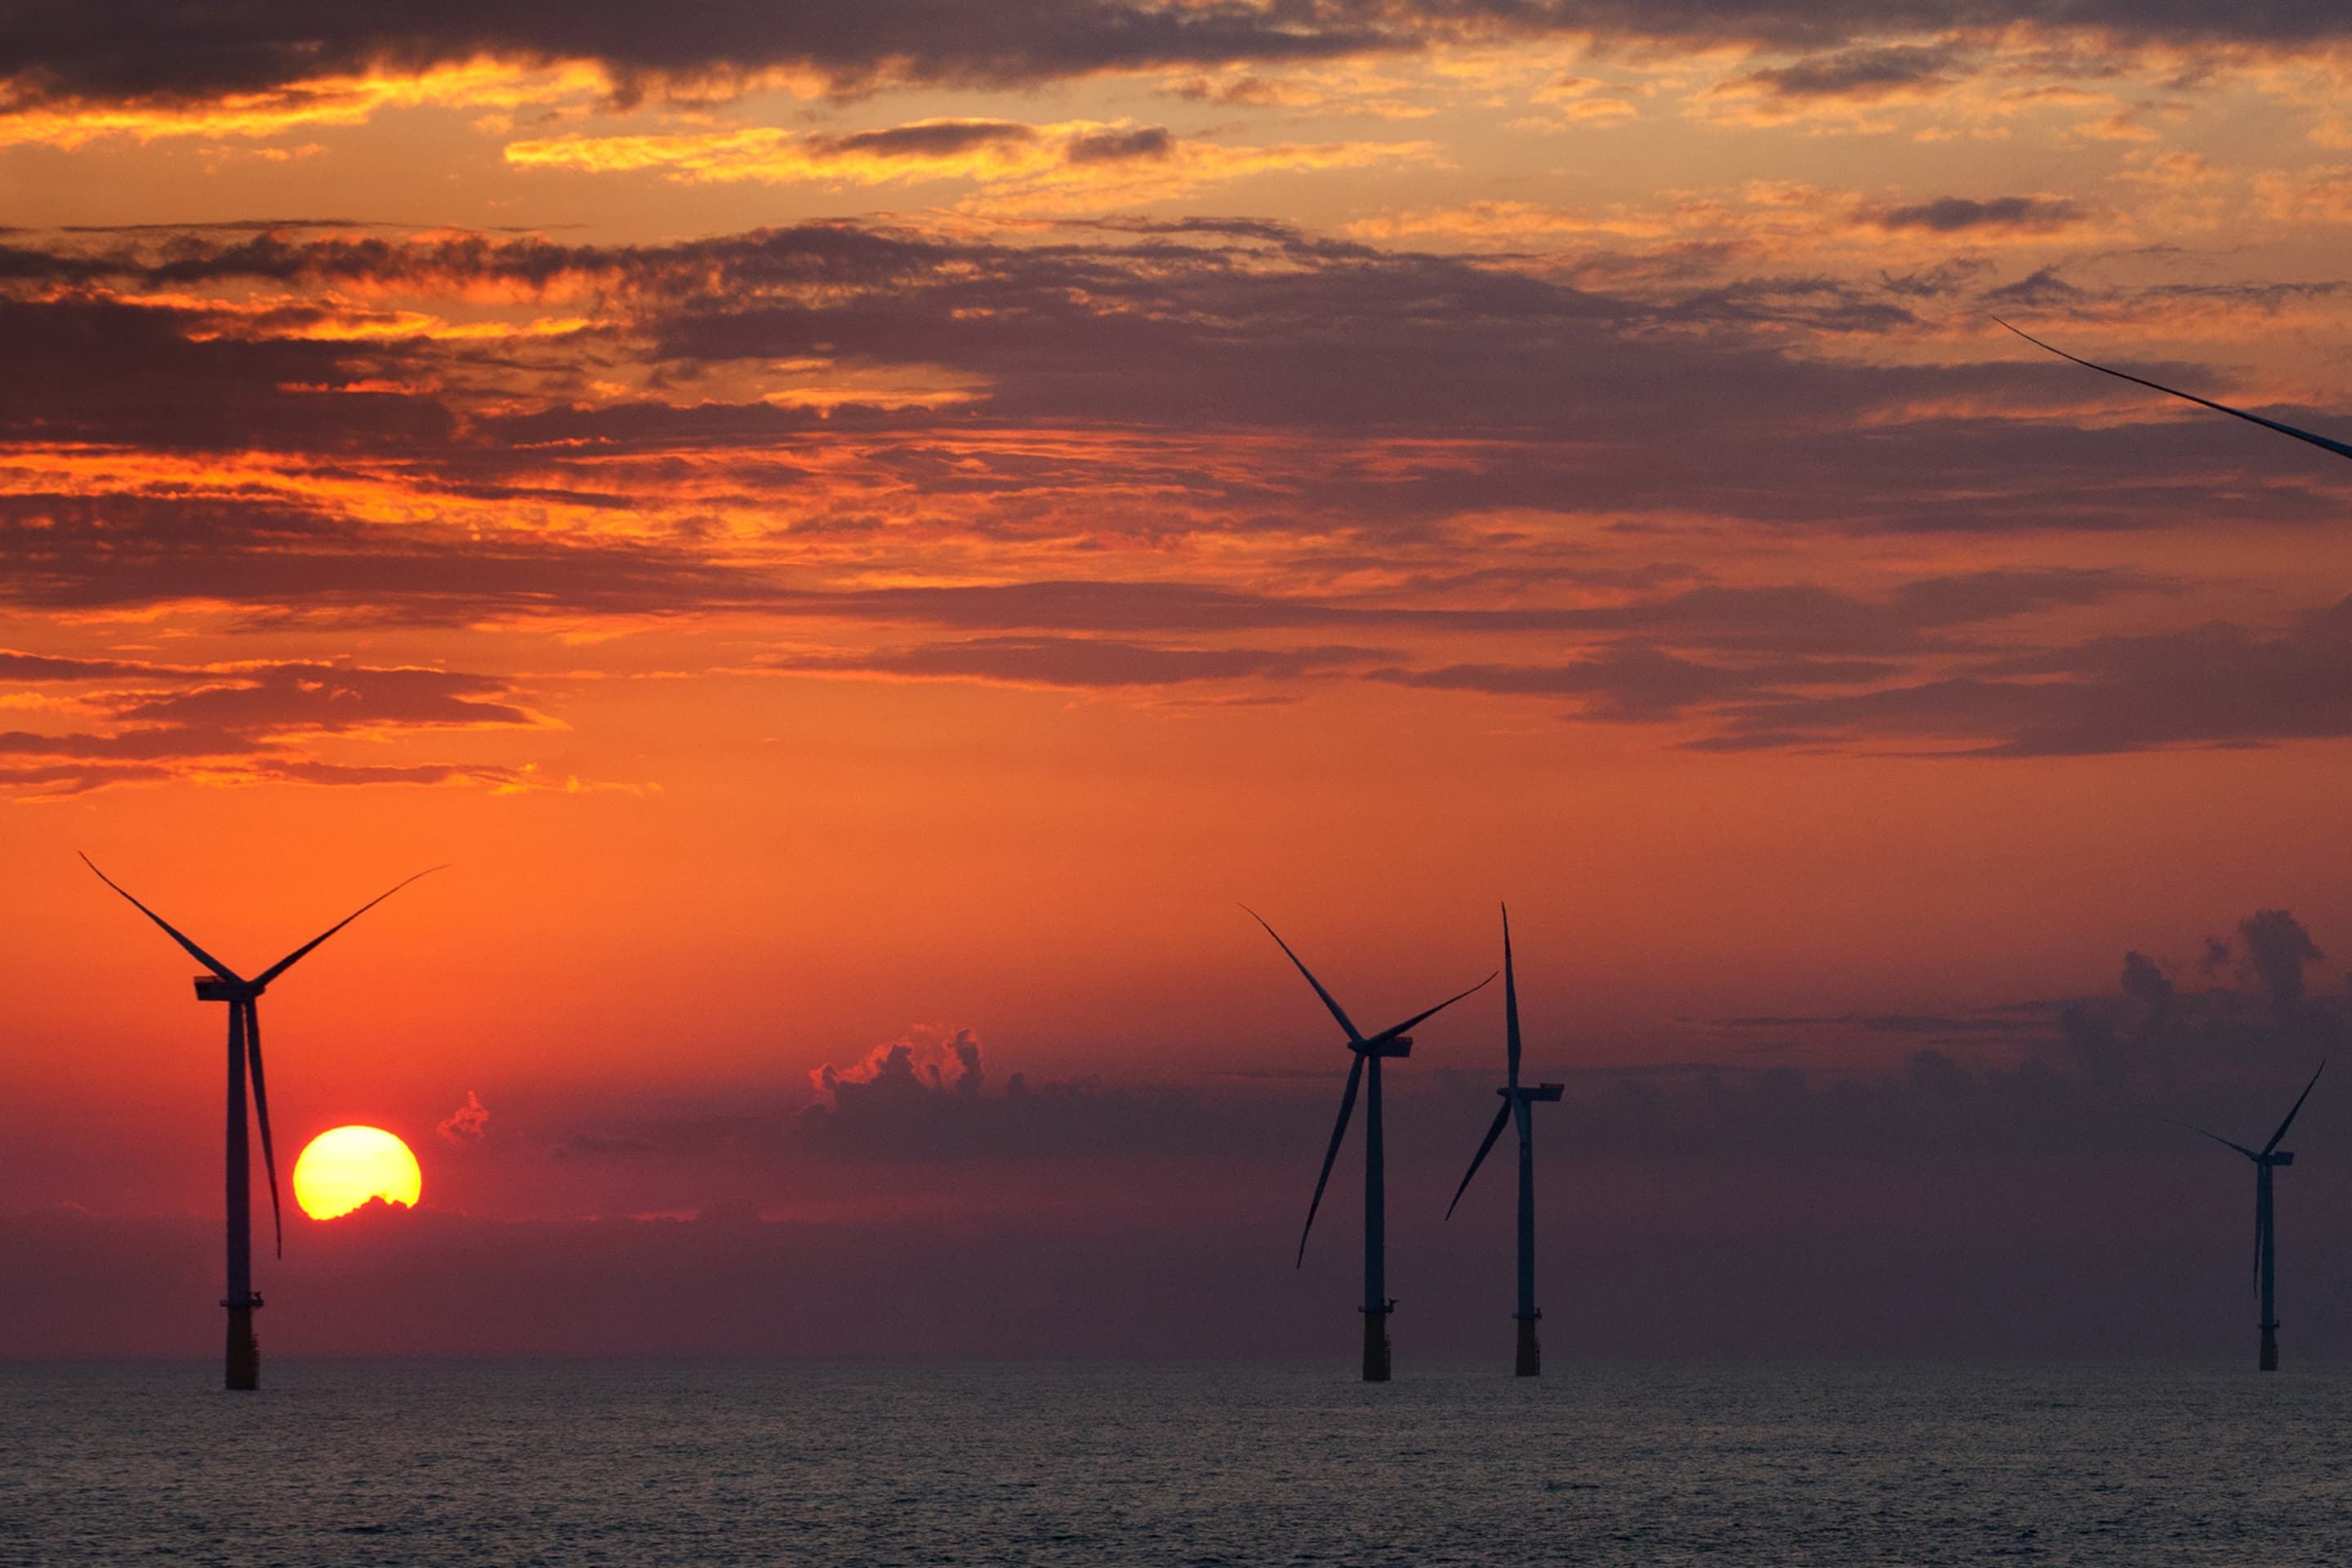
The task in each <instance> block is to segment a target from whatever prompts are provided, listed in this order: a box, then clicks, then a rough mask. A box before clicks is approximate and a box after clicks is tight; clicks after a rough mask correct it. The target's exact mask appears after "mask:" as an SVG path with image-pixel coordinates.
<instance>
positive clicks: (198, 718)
mask: <svg viewBox="0 0 2352 1568" xmlns="http://www.w3.org/2000/svg"><path fill="white" fill-rule="evenodd" d="M31 662H32V668H19V669H18V670H17V671H16V676H15V679H19V680H30V681H38V682H57V681H59V680H71V681H73V682H76V683H81V682H88V681H96V680H109V681H127V682H133V683H135V684H127V685H121V686H114V687H109V688H105V689H98V690H94V691H82V692H78V693H76V694H74V695H72V696H71V697H70V698H68V699H67V700H65V705H64V707H63V708H62V711H63V712H65V713H67V714H68V715H70V716H72V717H76V718H81V719H90V718H96V719H100V720H101V721H103V722H104V723H105V724H107V725H109V726H110V728H106V729H103V730H89V729H52V730H47V731H33V730H12V731H0V789H13V790H16V791H19V792H31V793H36V794H47V795H56V794H78V793H82V792H85V791H89V790H93V789H99V788H103V787H105V786H106V785H108V784H128V783H150V782H154V781H157V780H160V779H164V778H181V779H193V780H202V781H205V782H211V783H221V784H230V783H259V782H268V781H280V782H290V783H300V784H346V785H348V784H446V783H452V782H456V781H459V780H467V779H470V780H474V781H477V782H480V783H486V784H493V785H495V786H497V787H499V788H503V789H521V788H527V787H531V786H532V785H533V784H534V782H535V781H533V780H531V779H530V778H529V777H528V776H527V775H523V774H519V773H517V772H516V770H514V769H512V768H510V767H507V766H489V765H482V764H468V763H455V762H448V761H434V762H397V763H385V762H374V761H371V762H366V763H353V762H351V761H349V760H345V759H343V758H339V757H337V756H334V755H331V754H329V751H328V748H330V747H331V745H332V744H333V743H334V742H336V741H337V740H339V739H364V740H365V741H367V742H370V743H372V744H373V745H378V746H381V745H383V744H386V743H391V742H397V741H400V740H403V739H415V738H420V737H423V736H428V735H433V734H435V733H436V732H437V731H460V730H498V729H535V728H539V727H541V726H542V725H544V724H545V723H546V722H547V721H545V720H544V719H542V718H541V717H540V716H539V715H537V714H535V713H533V712H531V711H530V710H528V709H526V708H524V707H522V706H520V705H519V704H518V703H516V702H514V701H512V700H509V699H511V698H512V697H513V695H514V693H513V690H512V689H511V688H510V687H509V685H508V684H507V683H506V682H504V681H502V680H499V679H493V678H491V677H488V676H480V675H472V674H467V673H464V672H460V671H452V670H442V669H423V668H382V667H373V666H366V665H356V664H329V663H320V662H310V661H284V662H251V663H237V664H226V665H216V666H180V665H162V664H147V663H141V662H137V661H130V660H58V659H39V660H34V661H31ZM61 667H62V668H61ZM6 674H7V670H6V664H5V660H0V678H5V676H6Z"/></svg>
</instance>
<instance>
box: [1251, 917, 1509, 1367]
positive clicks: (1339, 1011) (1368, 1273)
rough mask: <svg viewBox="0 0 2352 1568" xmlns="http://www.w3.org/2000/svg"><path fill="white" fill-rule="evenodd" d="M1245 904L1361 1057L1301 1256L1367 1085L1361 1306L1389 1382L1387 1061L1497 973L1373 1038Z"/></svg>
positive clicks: (1368, 1340)
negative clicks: (1427, 1021) (1418, 1029)
mask: <svg viewBox="0 0 2352 1568" xmlns="http://www.w3.org/2000/svg"><path fill="white" fill-rule="evenodd" d="M1242 908H1243V909H1244V910H1246V911H1247V912H1248V914H1249V917H1250V919H1252V920H1254V921H1257V923H1258V924H1260V925H1262V926H1265V934H1266V935H1268V936H1270V937H1273V938H1274V942H1275V945H1276V946H1277V947H1279V948H1281V949H1282V951H1283V952H1284V953H1285V954H1286V956H1287V957H1288V958H1289V960H1290V962H1291V963H1295V964H1297V965H1298V973H1301V974H1304V975H1305V976H1307V984H1309V985H1312V986H1313V987H1315V994H1316V995H1318V996H1320V997H1321V998H1322V999H1323V1005H1325V1006H1326V1007H1328V1008H1329V1009H1331V1016H1333V1017H1334V1018H1337V1019H1338V1020H1339V1027H1340V1028H1342V1029H1344V1030H1346V1031H1347V1035H1348V1049H1349V1050H1350V1051H1352V1052H1354V1053H1355V1058H1356V1059H1355V1060H1354V1061H1353V1062H1352V1063H1350V1064H1349V1068H1348V1087H1347V1088H1346V1089H1342V1090H1340V1092H1339V1121H1338V1123H1337V1124H1336V1125H1334V1126H1333V1127H1332V1129H1331V1147H1330V1148H1328V1149H1327V1150H1325V1151H1324V1153H1323V1173H1322V1174H1320V1175H1318V1176H1317V1177H1316V1178H1315V1197H1314V1201H1313V1202H1311V1203H1309V1204H1308V1205H1307V1224H1306V1226H1304V1227H1303V1228H1301V1229H1300V1231H1299V1233H1298V1260H1297V1262H1298V1264H1304V1263H1305V1262H1306V1261H1307V1233H1308V1232H1309V1231H1312V1230H1313V1229H1314V1228H1315V1211H1316V1210H1317V1209H1318V1208H1319V1207H1321V1206H1322V1203H1323V1187H1324V1184H1326V1183H1327V1182H1328V1181H1330V1179H1331V1166H1332V1163H1333V1162H1335V1161H1337V1160H1338V1159H1339V1142H1340V1140H1341V1139H1344V1138H1345V1137H1347V1135H1348V1118H1349V1116H1351V1115H1353V1114H1354V1113H1355V1110H1356V1090H1357V1089H1358V1088H1359V1087H1361V1088H1362V1089H1364V1090H1365V1094H1364V1304H1363V1306H1362V1307H1360V1308H1359V1309H1358V1310H1360V1311H1361V1312H1362V1313H1363V1315H1364V1381H1365V1382H1366V1383H1386V1382H1387V1381H1388V1380H1389V1322H1388V1320H1389V1314H1390V1313H1391V1312H1392V1311H1394V1310H1396V1303H1395V1302H1394V1301H1391V1300H1389V1294H1388V1200H1387V1194H1386V1185H1385V1182H1386V1176H1387V1170H1386V1167H1385V1165H1384V1164H1383V1163H1382V1160H1383V1155H1384V1151H1383V1150H1382V1148H1381V1060H1382V1058H1387V1057H1406V1056H1411V1055H1412V1036H1411V1035H1408V1034H1406V1033H1405V1031H1406V1030H1407V1029H1410V1028H1412V1026H1414V1025H1415V1024H1418V1023H1420V1022H1421V1021H1422V1020H1423V1019H1424V1018H1428V1017H1431V1016H1434V1015H1436V1014H1438V1013H1441V1012H1444V1010H1445V1009H1446V1008H1448V1007H1451V1006H1453V1005H1454V1004H1455V1003H1456V1002H1459V1001H1461V1000H1462V998H1463V997H1465V996H1467V995H1469V994H1470V992H1471V991H1475V990H1477V989H1478V988H1479V986H1483V985H1485V984H1486V983H1487V981H1490V980H1492V979H1494V978H1495V977H1494V976H1493V975H1491V974H1489V975H1488V976H1486V980H1481V981H1480V982H1478V984H1477V985H1473V986H1472V987H1470V991H1463V992H1459V993H1457V994H1454V995H1452V996H1448V997H1447V998H1446V999H1445V1000H1444V1001H1443V1002H1440V1003H1439V1004H1438V1005H1436V1006H1434V1007H1432V1008H1430V1009H1428V1010H1427V1011H1426V1012H1421V1013H1415V1014H1414V1015H1413V1016H1412V1017H1410V1018H1407V1019H1406V1020H1405V1021H1404V1022H1403V1023H1402V1024H1398V1025H1395V1026H1391V1027H1390V1028H1386V1029H1382V1030H1381V1032H1380V1033H1379V1034H1377V1035H1373V1036H1371V1037H1369V1038H1367V1037H1365V1036H1364V1034H1363V1033H1362V1031H1360V1030H1359V1029H1358V1028H1357V1027H1356V1026H1355V1024H1354V1022H1353V1021H1352V1020H1350V1019H1349V1016H1348V1014H1347V1010H1346V1009H1345V1008H1343V1007H1341V1006H1340V1005H1339V1001H1338V999H1337V998H1335V997H1334V996H1333V995H1332V994H1331V993H1329V992H1328V991H1326V990H1324V989H1323V983H1322V982H1321V981H1320V980H1318V979H1316V978H1315V972H1314V971H1313V970H1310V969H1308V968H1307V965H1306V964H1304V963H1299V958H1298V955H1297V953H1295V952H1291V951H1290V944H1289V943H1288V942H1285V941H1283V940H1282V937H1281V934H1280V933H1279V932H1277V931H1276V930H1275V929H1274V928H1273V927H1272V926H1270V925H1266V924H1265V916H1264V915H1261V914H1259V913H1258V912H1257V911H1256V910H1253V909H1250V907H1249V906H1248V905H1247V904H1244V905H1243V906H1242ZM1367 1064H1369V1066H1370V1070H1369V1071H1368V1070H1367ZM1293 1267H1297V1265H1294V1266H1293Z"/></svg>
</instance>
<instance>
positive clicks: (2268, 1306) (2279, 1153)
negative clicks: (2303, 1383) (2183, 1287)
mask: <svg viewBox="0 0 2352 1568" xmlns="http://www.w3.org/2000/svg"><path fill="white" fill-rule="evenodd" d="M2326 1070H2327V1064H2326V1062H2321V1063H2320V1064H2319V1066H2318V1067H2316V1068H2313V1069H2312V1074H2311V1082H2310V1083H2306V1084H2305V1085H2304V1086H2303V1092H2302V1093H2301V1094H2299V1095H2296V1096H2295V1097H2294V1105H2293V1106H2292V1107H2291V1108H2289V1110H2287V1113H2286V1120H2285V1121H2282V1122H2280V1123H2279V1125H2278V1131H2275V1132H2273V1133H2272V1134H2271V1141H2270V1142H2267V1143H2265V1144H2263V1150H2262V1152H2261V1153H2259V1154H2257V1153H2255V1152H2253V1151H2252V1149H2249V1148H2247V1147H2246V1146H2245V1145H2244V1144H2243V1143H2232V1142H2230V1141H2229V1140H2228V1139H2227V1138H2224V1137H2222V1136H2221V1134H2220V1133H2219V1132H2207V1131H2205V1129H2203V1128H2202V1127H2189V1123H2188V1122H2186V1121H2183V1122H2181V1123H2179V1125H2180V1126H2183V1127H2188V1128H2189V1131H2191V1132H2195V1133H2198V1134H2200V1135H2201V1136H2203V1137H2207V1138H2210V1139H2211V1140H2213V1142H2216V1143H2220V1144H2221V1145H2223V1146H2224V1147H2226V1148H2231V1149H2235V1150H2236V1151H2237V1152H2239V1153H2241V1154H2243V1155H2244V1156H2245V1157H2246V1158H2247V1159H2249V1160H2252V1162H2253V1163H2254V1282H2255V1285H2256V1288H2257V1289H2260V1290H2261V1291H2262V1297H2263V1350H2262V1360H2261V1362H2260V1363H2259V1364H2260V1365H2261V1367H2262V1369H2263V1371H2264V1372H2276V1371H2277V1370H2278V1290H2277V1285H2278V1278H2277V1274H2278V1270H2277V1264H2278V1237H2277V1233H2276V1231H2275V1230H2273V1227H2272V1224H2271V1173H2272V1172H2273V1171H2274V1170H2276V1169H2278V1168H2279V1167H2280V1166H2281V1165H2292V1164H2294V1154H2293V1153H2292V1152H2288V1151H2286V1150H2283V1149H2281V1148H2280V1147H2279V1140H2280V1139H2282V1138H2284V1137H2285V1136H2286V1130H2287V1129H2288V1128H2289V1127H2292V1126H2294V1118H2295V1112H2297V1111H2299V1110H2302V1109H2303V1102H2304V1101H2305V1100H2309V1099H2310V1098H2311V1090H2312V1086H2313V1084H2316V1083H2317V1082H2318V1081H2319V1075H2320V1074H2321V1073H2323V1072H2326Z"/></svg>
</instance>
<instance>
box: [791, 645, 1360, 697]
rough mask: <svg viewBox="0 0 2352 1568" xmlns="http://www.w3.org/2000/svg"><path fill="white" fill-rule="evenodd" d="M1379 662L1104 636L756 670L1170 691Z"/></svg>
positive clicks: (822, 658)
mask: <svg viewBox="0 0 2352 1568" xmlns="http://www.w3.org/2000/svg"><path fill="white" fill-rule="evenodd" d="M1380 657H1381V650H1379V649H1377V648H1360V647H1290V648H1262V647H1260V648H1253V647H1231V648H1214V647H1171V646H1167V645H1164V644H1152V643H1137V642H1126V641H1120V640H1116V639H1112V638H1107V637H973V638H969V639H966V640H964V641H961V642H949V643H917V644H910V645H908V646H904V647H885V648H876V649H873V650H872V651H870V652H866V653H857V654H778V655H773V656H772V657H770V658H765V659H762V660H761V666H762V667H763V668H770V669H778V670H785V671H793V672H805V673H811V674H818V673H827V674H849V675H870V676H895V677H899V678H903V679H945V680H984V681H992V682H998V683H1002V684H1004V685H1010V686H1044V687H1076V688H1097V687H1139V686H1174V685H1182V684H1186V683H1190V682H1193V681H1203V680H1239V679H1286V678H1287V679H1295V678H1297V677H1300V676H1307V675H1313V674H1321V673H1328V672H1329V671H1331V670H1333V669H1338V668H1345V667H1347V666H1349V665H1360V664H1363V663H1365V662H1368V661H1370V660H1371V659H1375V658H1380Z"/></svg>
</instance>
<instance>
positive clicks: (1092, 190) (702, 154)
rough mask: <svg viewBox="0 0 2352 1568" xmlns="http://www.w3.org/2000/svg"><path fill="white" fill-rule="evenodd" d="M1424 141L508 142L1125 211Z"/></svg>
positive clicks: (1423, 145) (985, 130) (894, 135)
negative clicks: (966, 185) (953, 185)
mask: <svg viewBox="0 0 2352 1568" xmlns="http://www.w3.org/2000/svg"><path fill="white" fill-rule="evenodd" d="M1438 159H1439V153H1438V152H1437V149H1436V148H1435V147H1434V146H1433V145H1432V144H1431V143H1428V142H1314V143H1297V142H1294V143H1282V144H1278V145H1272V146H1241V145H1233V146H1228V145H1223V144H1221V143H1218V142H1209V141H1204V140H1199V139H1193V138H1180V137H1178V136H1176V135H1175V134H1173V133H1172V132H1170V131H1169V130H1168V128H1167V127H1165V126H1158V125H1137V124H1134V123H1133V122H1131V121H1083V120H1081V121H1066V122H1063V123H1059V124H1049V125H1028V124H1023V123H1019V122H1017V121H969V120H935V121H915V122H913V123H910V124H906V125H898V126H892V127H888V128H886V129H881V130H875V131H866V132H854V133H851V134H848V135H824V134H805V135H802V134H794V133H793V132H784V131H778V130H773V129H769V128H764V127H762V128H754V129H750V130H741V131H720V132H696V133H692V134H684V135H652V136H604V137H589V136H565V137H559V138H553V139H545V140H538V141H527V142H509V143H508V144H507V147H506V160H507V162H508V163H509V164H510V165H512V166H514V167H516V168H519V169H525V170H530V169H564V170H573V171H578V172H583V173H590V174H621V173H632V172H651V173H655V174H661V175H663V176H665V177H666V178H668V179H672V180H678V181H685V182H689V183H696V184H712V183H726V182H738V181H755V182H759V183H761V184H832V185H841V184H856V185H878V184H921V183H928V182H933V181H942V180H952V181H964V182H970V183H971V184H973V185H975V186H976V187H977V191H976V193H975V194H974V195H973V196H971V198H969V199H968V200H967V202H966V204H965V205H969V206H977V207H981V208H984V209H986V210H991V211H1014V210H1022V211H1025V210H1041V211H1042V210H1055V211H1095V210H1100V209H1102V208H1106V207H1133V206H1137V205H1145V204H1149V203H1153V202H1160V201H1166V200H1169V199H1171V198H1173V197H1177V196H1182V195H1191V194H1192V193H1193V192H1196V191H1198V190H1201V189H1202V188H1203V187H1205V186H1208V185H1213V184H1224V183H1227V182H1230V181H1234V180H1239V179H1244V178H1248V177H1251V176H1254V175H1259V174H1297V173H1304V172H1311V171H1316V170H1327V169H1350V168H1363V167H1368V166H1370V165H1373V164H1379V163H1432V162H1436V161H1438Z"/></svg>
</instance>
